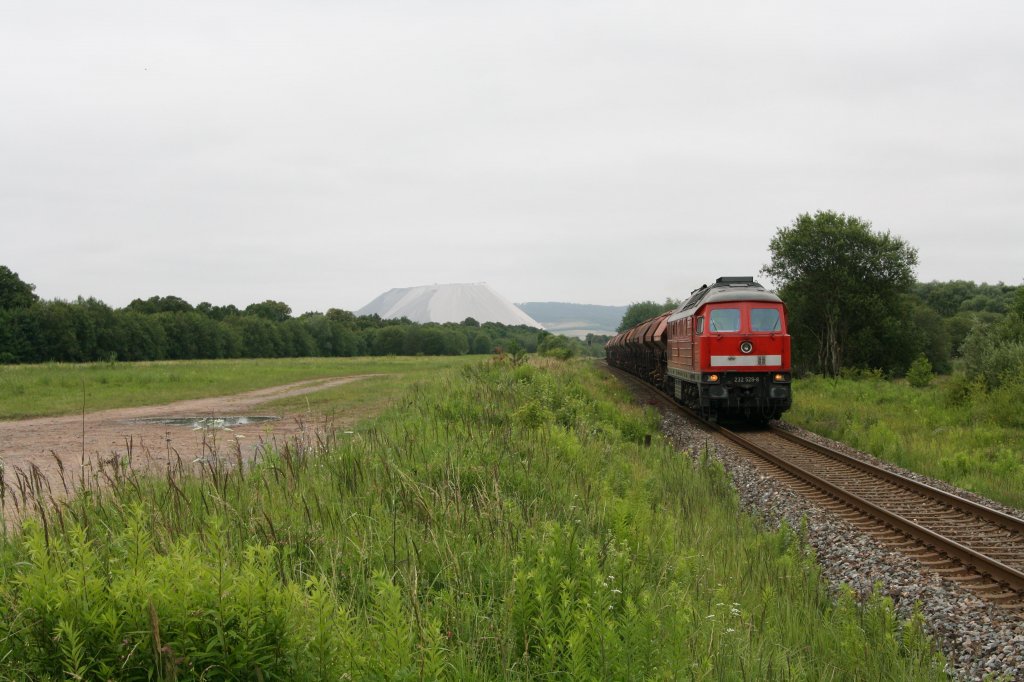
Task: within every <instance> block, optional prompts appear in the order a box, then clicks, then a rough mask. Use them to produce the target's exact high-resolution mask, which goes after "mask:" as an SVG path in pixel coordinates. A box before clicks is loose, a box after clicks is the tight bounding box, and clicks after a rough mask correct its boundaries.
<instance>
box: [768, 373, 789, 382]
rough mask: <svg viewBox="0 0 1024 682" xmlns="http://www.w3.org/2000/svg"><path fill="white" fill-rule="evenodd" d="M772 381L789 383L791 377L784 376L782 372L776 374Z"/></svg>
mask: <svg viewBox="0 0 1024 682" xmlns="http://www.w3.org/2000/svg"><path fill="white" fill-rule="evenodd" d="M772 379H774V380H775V381H789V377H788V376H786V375H785V374H783V373H782V372H778V373H776V374H775V375H774V376H772Z"/></svg>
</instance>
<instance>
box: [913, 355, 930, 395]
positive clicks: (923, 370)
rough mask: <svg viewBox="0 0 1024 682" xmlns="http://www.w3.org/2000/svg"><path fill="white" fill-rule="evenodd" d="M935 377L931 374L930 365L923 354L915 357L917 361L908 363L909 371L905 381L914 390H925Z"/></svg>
mask: <svg viewBox="0 0 1024 682" xmlns="http://www.w3.org/2000/svg"><path fill="white" fill-rule="evenodd" d="M934 377H935V374H934V373H933V372H932V363H930V362H929V361H928V358H927V357H925V354H924V353H921V354H920V355H918V356H917V359H916V360H914V361H913V362H912V363H910V369H909V370H908V371H907V381H908V382H909V383H910V385H911V386H913V387H914V388H925V387H926V386H928V385H929V384H930V383H932V379H933V378H934Z"/></svg>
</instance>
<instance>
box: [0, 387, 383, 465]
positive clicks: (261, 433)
mask: <svg viewBox="0 0 1024 682" xmlns="http://www.w3.org/2000/svg"><path fill="white" fill-rule="evenodd" d="M369 376H377V375H356V376H347V377H338V378H334V379H314V380H310V381H299V382H295V383H291V384H284V385H281V386H272V387H270V388H263V389H259V390H256V391H249V392H247V393H239V394H236V395H229V396H220V397H216V398H199V399H196V400H181V401H178V402H175V403H168V404H166V405H145V406H140V407H124V408H117V409H112V410H102V411H98V412H87V413H86V415H85V422H84V439H83V420H82V415H81V414H77V415H69V416H63V417H39V418H36V419H22V420H17V421H0V459H2V460H3V466H4V469H6V472H7V476H8V479H10V476H11V475H12V474H13V472H14V471H15V470H21V471H23V472H27V471H28V470H29V469H30V467H31V465H32V464H35V465H36V466H37V467H39V469H40V471H41V473H42V474H43V475H44V476H46V477H48V478H49V479H50V480H51V482H52V481H53V480H54V478H55V477H56V476H57V475H58V469H59V467H58V464H57V460H56V458H57V457H59V458H60V459H61V460H62V461H63V463H64V467H65V469H66V470H67V471H68V472H74V473H75V475H76V476H77V475H78V473H79V472H80V471H81V466H82V459H83V452H84V458H85V461H86V462H87V464H91V466H92V467H94V466H95V463H96V460H97V459H103V460H109V459H110V458H113V457H115V456H118V457H123V456H125V455H127V454H129V453H128V451H129V449H130V450H131V456H132V460H133V462H135V463H136V465H137V464H139V463H146V464H145V465H146V466H149V467H157V468H159V469H161V470H162V469H163V466H164V463H165V462H167V461H168V459H170V458H177V457H181V458H183V459H186V458H187V459H188V460H189V461H191V460H192V459H194V458H197V457H201V456H203V455H205V454H207V453H208V452H209V451H210V449H211V444H212V445H213V446H215V447H216V448H217V450H218V451H221V450H223V451H225V452H230V453H234V452H235V451H236V445H235V443H236V442H237V443H238V449H240V450H241V452H242V455H243V457H246V458H249V457H251V456H252V455H253V453H254V452H255V450H256V448H257V447H258V446H259V445H260V443H261V442H266V441H270V440H276V441H277V442H285V441H286V440H287V439H288V438H290V437H291V436H294V435H295V434H297V433H298V432H299V431H300V430H301V429H304V428H309V426H310V425H309V424H308V416H307V415H300V414H281V413H276V414H275V413H274V412H262V411H261V412H254V411H253V410H254V409H255V408H256V407H257V406H259V405H262V404H264V403H267V402H269V401H271V400H276V399H279V398H287V397H291V396H297V395H303V394H305V393H313V392H316V391H320V390H323V389H326V388H331V387H333V386H340V385H342V384H347V383H350V382H353V381H359V380H360V379H365V378H367V377H369ZM254 415H255V416H263V415H267V416H269V415H273V416H276V417H279V419H276V420H273V421H265V422H261V423H253V424H245V425H239V426H233V427H231V429H230V430H227V429H204V428H199V429H196V428H195V427H194V426H193V425H192V424H191V423H188V424H184V425H169V424H159V423H143V422H139V421H136V420H140V419H145V420H151V419H161V418H174V417H198V418H207V419H217V418H224V417H233V416H254ZM342 418H343V417H342ZM342 425H343V424H341V423H336V424H335V426H342Z"/></svg>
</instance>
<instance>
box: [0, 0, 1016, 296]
mask: <svg viewBox="0 0 1024 682" xmlns="http://www.w3.org/2000/svg"><path fill="white" fill-rule="evenodd" d="M1022 36H1024V3H1020V2H1000V3H995V2H980V1H976V2H948V1H946V0H938V1H927V2H893V0H885V1H881V2H875V1H867V2H865V1H860V2H848V1H846V0H844V1H843V2H760V1H758V2H721V1H713V2H710V1H709V2H701V3H693V2H683V1H681V0H671V1H665V2H643V1H638V0H631V1H629V2H593V1H588V2H572V1H560V0H544V1H543V2H529V1H520V0H517V1H515V2H496V1H488V0H467V1H465V2H453V1H450V0H430V1H429V2H426V1H424V2H387V1H381V0H375V1H373V2H371V1H369V0H361V1H358V2H355V1H353V2H343V1H332V2H328V1H327V0H316V1H313V0H306V1H303V0H290V1H287V2H286V1H284V0H282V1H280V2H268V1H260V0H255V1H254V0H246V1H244V2H242V1H234V0H227V1H221V2H210V1H203V2H193V1H191V0H185V1H184V2H173V3H171V2H146V1H139V0H131V1H128V0H113V1H104V0H100V1H99V2H90V3H83V2H47V1H46V0H4V2H3V3H2V4H0V265H6V266H8V267H10V268H11V269H12V270H14V271H16V272H18V273H19V274H20V275H21V277H22V279H24V280H25V281H28V282H32V283H34V284H36V285H37V290H36V293H38V294H39V295H40V296H42V297H43V298H64V299H73V298H75V297H77V296H79V295H82V296H95V297H97V298H99V299H101V300H103V301H105V302H107V303H109V304H111V305H113V306H117V307H120V306H123V305H125V304H127V303H128V302H129V301H130V300H132V299H133V298H137V297H142V298H148V297H150V296H153V295H176V296H180V297H182V298H185V299H186V300H189V301H191V302H192V303H199V302H200V301H203V300H206V301H210V302H212V303H215V304H219V305H221V304H227V303H233V304H235V305H238V306H240V307H244V306H245V305H247V304H249V303H251V302H255V301H262V300H265V299H267V298H272V299H275V300H283V301H285V302H286V303H288V304H289V305H291V306H292V308H293V309H294V312H295V313H296V314H298V313H301V312H305V311H308V310H326V309H327V308H330V307H339V308H346V309H350V310H352V309H357V308H359V307H361V306H362V305H364V304H366V303H367V302H369V301H370V300H371V299H372V298H374V297H375V296H377V295H378V294H380V293H381V292H383V291H385V290H387V289H390V288H392V287H405V286H415V285H420V284H430V283H435V282H436V283H451V282H484V281H486V282H488V283H489V284H490V285H491V286H492V287H493V288H494V289H495V290H496V291H498V292H499V293H501V294H502V295H504V296H505V297H506V298H508V299H510V300H513V301H516V302H523V301H570V302H578V303H601V304H625V303H628V302H630V301H635V300H640V299H648V298H654V299H664V298H665V297H666V296H673V297H682V296H684V295H685V294H686V293H688V292H689V291H690V290H691V289H692V288H694V287H696V286H698V285H700V284H702V283H704V282H707V281H710V280H711V279H713V278H714V277H716V276H718V275H741V274H756V273H757V271H758V270H759V269H760V268H761V267H762V266H763V265H765V264H766V263H767V261H768V242H769V240H770V239H771V237H772V236H773V235H774V234H775V232H776V230H777V229H778V228H779V227H781V226H784V225H787V224H789V223H791V222H792V221H793V219H794V218H795V217H796V216H797V215H798V214H800V213H803V212H814V211H816V210H820V209H832V210H836V211H841V212H845V213H848V214H851V215H856V216H859V217H862V218H864V219H866V220H869V221H870V222H871V223H872V224H873V226H874V228H875V229H876V230H880V231H882V230H884V231H890V232H892V233H893V234H895V235H897V236H899V237H902V238H903V239H905V240H907V241H908V242H909V243H910V244H911V245H913V246H915V247H916V248H917V249H918V251H919V257H920V264H919V266H918V269H917V274H918V279H919V280H922V281H930V280H933V279H938V280H950V279H967V280H974V281H978V282H981V281H987V282H993V283H994V282H997V281H1003V282H1006V283H1008V284H1021V283H1024V38H1022Z"/></svg>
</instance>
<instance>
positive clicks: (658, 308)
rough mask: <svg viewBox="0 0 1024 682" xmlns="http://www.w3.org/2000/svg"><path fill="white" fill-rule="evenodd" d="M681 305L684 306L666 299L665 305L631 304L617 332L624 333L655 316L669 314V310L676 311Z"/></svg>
mask: <svg viewBox="0 0 1024 682" xmlns="http://www.w3.org/2000/svg"><path fill="white" fill-rule="evenodd" d="M680 305H682V304H681V303H680V302H679V301H677V300H676V299H674V298H666V299H665V302H664V303H655V302H654V301H637V302H636V303H630V304H629V307H628V308H626V312H625V314H624V315H623V316H622V321H621V322H619V326H618V328H617V329H616V330H615V331H619V332H624V331H626V330H627V329H629V328H630V327H632V326H633V325H635V324H639V323H640V322H643V321H644V320H649V319H650V318H652V317H654V316H655V315H660V314H661V313H667V312H668V311H669V310H675V309H676V308H678V307H679V306H680Z"/></svg>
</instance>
